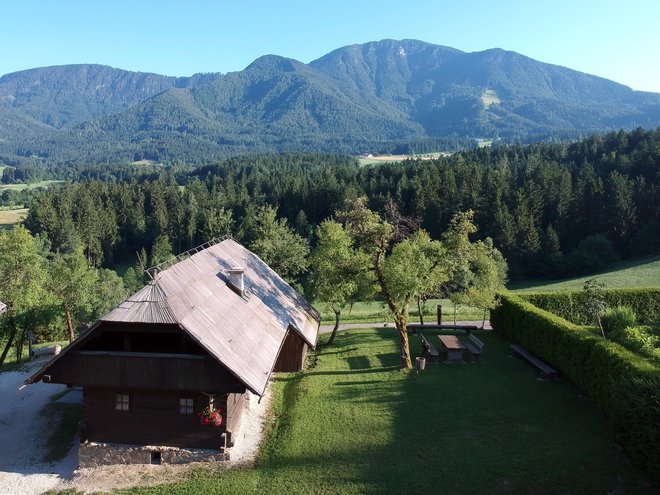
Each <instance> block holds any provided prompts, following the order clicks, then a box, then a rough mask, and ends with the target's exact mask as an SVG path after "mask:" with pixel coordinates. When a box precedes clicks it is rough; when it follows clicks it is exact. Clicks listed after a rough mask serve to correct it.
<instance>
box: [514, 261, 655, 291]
mask: <svg viewBox="0 0 660 495" xmlns="http://www.w3.org/2000/svg"><path fill="white" fill-rule="evenodd" d="M594 277H597V278H598V280H600V281H601V282H605V284H607V287H608V288H612V289H616V288H619V289H624V288H635V287H658V286H660V256H655V257H652V258H645V259H642V260H635V261H625V262H621V263H617V264H616V265H613V266H611V267H610V268H608V269H607V270H605V271H604V272H601V273H598V274H595V275H588V276H586V277H579V278H572V279H566V280H530V281H526V282H520V283H515V284H511V285H510V286H509V289H510V290H513V291H514V292H556V291H560V290H579V289H582V286H583V285H584V282H585V281H586V280H588V279H590V278H594Z"/></svg>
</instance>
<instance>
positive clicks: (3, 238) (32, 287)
mask: <svg viewBox="0 0 660 495" xmlns="http://www.w3.org/2000/svg"><path fill="white" fill-rule="evenodd" d="M45 281H46V269H45V257H44V246H43V245H42V244H41V242H40V241H39V239H37V238H35V237H32V236H31V235H30V233H29V232H28V231H27V230H26V229H25V227H23V226H20V225H19V226H16V227H14V228H13V229H12V230H9V231H6V230H3V231H0V300H1V301H3V302H4V303H5V304H6V305H7V312H6V316H5V328H6V329H7V336H6V344H5V348H4V350H3V352H2V355H0V365H2V363H4V361H5V359H6V357H7V353H8V352H9V349H11V346H12V344H13V342H14V339H15V338H16V336H17V333H18V330H19V324H20V320H21V318H22V317H24V316H25V315H26V314H27V313H29V311H30V310H31V309H32V308H35V307H37V306H39V304H40V302H41V301H43V299H44V296H45V290H44V285H45Z"/></svg>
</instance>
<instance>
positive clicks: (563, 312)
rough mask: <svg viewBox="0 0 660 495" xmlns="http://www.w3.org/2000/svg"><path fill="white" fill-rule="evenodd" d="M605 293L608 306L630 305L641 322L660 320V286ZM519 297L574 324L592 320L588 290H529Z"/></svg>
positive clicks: (605, 291) (656, 321) (590, 322)
mask: <svg viewBox="0 0 660 495" xmlns="http://www.w3.org/2000/svg"><path fill="white" fill-rule="evenodd" d="M602 293H603V299H604V300H605V303H606V304H607V306H609V307H612V308H614V307H616V306H630V307H631V308H632V309H633V311H634V312H635V315H637V321H638V322H639V323H646V324H654V323H658V322H660V289H605V290H603V291H602ZM520 297H521V298H522V299H523V300H525V301H529V302H531V303H532V304H533V305H534V306H537V307H539V308H542V309H545V310H547V311H550V312H551V313H554V314H556V315H558V316H561V317H562V318H564V319H566V320H568V321H570V322H573V323H575V324H578V325H587V324H592V323H593V322H592V321H590V318H589V315H588V314H587V313H586V311H585V305H584V298H585V297H587V294H586V293H585V291H562V292H546V293H529V294H521V295H520Z"/></svg>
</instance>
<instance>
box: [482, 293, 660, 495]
mask: <svg viewBox="0 0 660 495" xmlns="http://www.w3.org/2000/svg"><path fill="white" fill-rule="evenodd" d="M490 321H491V323H492V325H493V329H494V330H495V331H496V332H498V333H499V334H501V335H503V336H505V337H507V338H508V339H509V340H511V341H514V342H517V343H519V344H520V345H522V346H523V347H525V348H526V349H527V350H529V351H530V352H532V353H534V354H536V355H537V356H539V357H540V358H541V359H543V360H544V361H546V362H548V363H549V364H551V365H552V366H553V367H554V368H556V369H558V370H560V371H561V372H562V374H564V376H566V377H567V378H569V379H570V380H571V381H573V382H574V383H575V384H576V385H577V386H578V387H579V388H580V389H581V390H582V391H583V392H584V393H586V394H587V395H588V396H589V397H591V398H592V400H594V402H596V404H597V405H598V406H600V407H601V408H602V410H603V411H604V412H605V413H606V414H607V415H608V416H609V418H610V424H611V426H612V429H613V432H614V435H615V437H616V438H617V440H618V441H619V442H620V443H621V445H622V446H623V447H624V448H625V449H626V451H627V452H628V453H629V454H630V456H631V457H632V458H633V460H634V461H635V463H637V464H638V465H639V466H640V467H642V468H643V469H645V470H646V471H647V473H648V474H649V475H650V476H651V478H652V480H653V482H654V483H655V484H656V485H658V486H660V368H659V367H658V366H656V365H655V364H654V363H652V362H651V361H649V360H647V359H644V358H642V357H640V356H638V355H636V354H634V353H633V352H630V351H628V350H627V349H625V348H624V347H622V346H620V345H619V344H616V343H614V342H611V341H608V340H605V339H603V338H602V337H600V336H599V335H596V334H594V333H593V332H592V331H591V330H589V329H587V328H584V327H579V326H577V325H575V324H573V323H571V322H569V321H566V320H565V319H563V318H561V317H559V316H557V315H555V314H552V313H550V312H548V311H545V310H543V309H540V308H537V307H535V306H534V305H533V304H531V303H530V302H526V301H523V300H522V299H521V298H520V297H518V296H515V295H513V294H501V295H500V305H499V306H498V307H497V308H495V309H493V310H492V311H491V320H490Z"/></svg>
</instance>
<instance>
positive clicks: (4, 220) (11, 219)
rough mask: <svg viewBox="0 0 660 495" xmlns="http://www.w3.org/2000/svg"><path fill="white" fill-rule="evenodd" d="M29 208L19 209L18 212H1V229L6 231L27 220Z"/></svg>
mask: <svg viewBox="0 0 660 495" xmlns="http://www.w3.org/2000/svg"><path fill="white" fill-rule="evenodd" d="M27 212H28V209H27V208H18V209H16V210H0V228H2V229H6V228H9V227H11V226H12V225H14V224H16V223H18V222H21V221H23V220H25V217H26V216H27Z"/></svg>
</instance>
